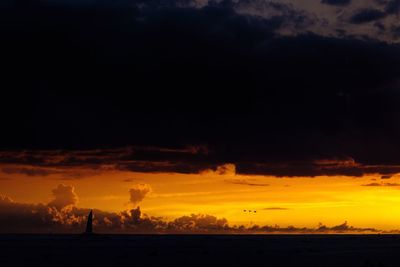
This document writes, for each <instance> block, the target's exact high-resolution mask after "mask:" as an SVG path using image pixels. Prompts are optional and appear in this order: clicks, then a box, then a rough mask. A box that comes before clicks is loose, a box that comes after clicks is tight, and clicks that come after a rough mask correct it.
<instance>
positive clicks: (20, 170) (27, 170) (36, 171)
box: [1, 167, 61, 176]
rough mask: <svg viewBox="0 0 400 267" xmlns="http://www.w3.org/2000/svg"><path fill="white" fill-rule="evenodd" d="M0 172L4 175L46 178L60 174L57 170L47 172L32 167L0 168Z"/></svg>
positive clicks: (47, 170)
mask: <svg viewBox="0 0 400 267" xmlns="http://www.w3.org/2000/svg"><path fill="white" fill-rule="evenodd" d="M1 170H2V172H3V173H5V174H24V175H27V176H48V175H52V174H59V173H61V172H60V171H57V170H49V169H45V168H34V167H30V168H25V167H22V168H16V167H7V168H2V169H1Z"/></svg>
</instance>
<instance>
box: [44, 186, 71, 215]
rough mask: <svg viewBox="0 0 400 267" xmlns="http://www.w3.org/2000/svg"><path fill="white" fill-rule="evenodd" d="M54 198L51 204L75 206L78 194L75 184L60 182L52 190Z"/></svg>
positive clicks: (57, 206)
mask: <svg viewBox="0 0 400 267" xmlns="http://www.w3.org/2000/svg"><path fill="white" fill-rule="evenodd" d="M52 193H53V197H54V199H53V200H52V201H50V202H49V206H54V207H56V208H57V209H62V208H65V207H68V206H75V204H76V203H77V202H78V196H77V195H76V193H75V189H74V187H73V186H69V185H63V184H60V185H58V186H57V188H54V189H53V190H52Z"/></svg>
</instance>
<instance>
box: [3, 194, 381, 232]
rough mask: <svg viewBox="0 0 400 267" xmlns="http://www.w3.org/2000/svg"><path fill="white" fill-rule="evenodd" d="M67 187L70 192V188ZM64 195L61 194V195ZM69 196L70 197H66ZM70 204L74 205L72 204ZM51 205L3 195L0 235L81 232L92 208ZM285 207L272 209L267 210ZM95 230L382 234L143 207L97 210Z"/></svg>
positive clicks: (368, 230) (369, 230)
mask: <svg viewBox="0 0 400 267" xmlns="http://www.w3.org/2000/svg"><path fill="white" fill-rule="evenodd" d="M67 188H68V189H67ZM71 188H72V187H68V186H58V187H57V188H56V189H55V190H53V193H54V191H55V192H56V193H54V194H55V195H57V196H58V195H59V194H61V195H62V197H63V198H64V195H65V192H72V191H73V190H72V189H71ZM60 192H61V193H60ZM67 195H68V194H67ZM70 203H71V202H70ZM61 206H62V205H60V206H59V207H56V206H54V205H53V203H52V202H50V203H48V204H26V203H18V202H15V201H13V200H12V199H11V198H9V197H6V196H0V232H1V233H49V232H52V233H80V232H82V231H83V229H84V227H85V224H86V219H87V214H88V213H89V211H90V210H89V209H84V208H78V207H76V206H73V205H70V206H69V208H63V207H61ZM278 209H279V210H280V209H283V208H277V207H270V208H267V210H278ZM93 224H94V230H95V231H96V232H100V233H153V234H154V233H210V234H212V233H214V234H218V233H219V234H223V233H231V234H234V233H236V234H249V233H293V234H295V233H298V234H305V233H307V234H320V233H380V232H382V231H380V230H378V229H374V228H357V227H353V226H350V225H348V224H347V222H345V223H343V224H340V225H337V226H332V227H328V226H326V225H323V224H319V226H318V227H317V228H306V227H303V228H301V227H295V226H288V227H279V226H277V225H275V226H269V225H264V226H259V225H254V226H251V227H245V226H243V225H230V224H229V223H228V221H227V220H226V219H225V218H218V217H216V216H213V215H207V214H191V215H187V216H186V215H185V216H181V217H178V218H175V219H173V220H172V221H167V220H165V219H164V218H162V217H154V216H148V215H147V214H144V213H143V212H142V211H141V209H140V207H136V208H134V209H130V210H126V211H121V212H118V213H117V212H106V211H102V210H98V209H94V219H93Z"/></svg>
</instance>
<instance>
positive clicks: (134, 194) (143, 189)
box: [129, 184, 151, 206]
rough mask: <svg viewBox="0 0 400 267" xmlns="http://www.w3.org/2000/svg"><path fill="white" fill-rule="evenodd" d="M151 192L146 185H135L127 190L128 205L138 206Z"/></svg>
mask: <svg viewBox="0 0 400 267" xmlns="http://www.w3.org/2000/svg"><path fill="white" fill-rule="evenodd" d="M150 192H151V187H150V185H148V184H137V185H135V186H134V187H132V188H131V189H130V190H129V194H130V199H129V200H130V203H131V204H133V205H134V206H135V205H138V204H139V203H140V202H142V200H143V199H144V198H145V197H146V196H147V194H148V193H150Z"/></svg>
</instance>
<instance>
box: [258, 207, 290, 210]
mask: <svg viewBox="0 0 400 267" xmlns="http://www.w3.org/2000/svg"><path fill="white" fill-rule="evenodd" d="M263 210H288V208H281V207H268V208H264V209H263Z"/></svg>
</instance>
